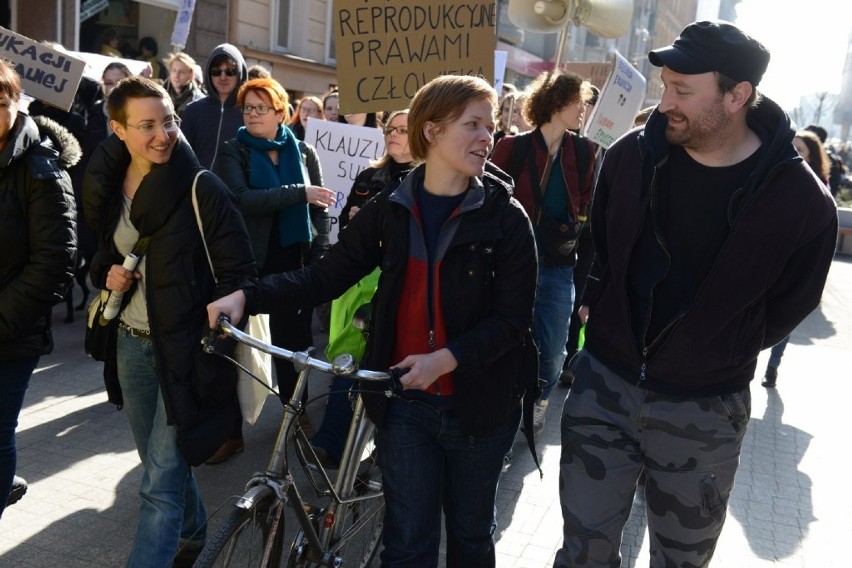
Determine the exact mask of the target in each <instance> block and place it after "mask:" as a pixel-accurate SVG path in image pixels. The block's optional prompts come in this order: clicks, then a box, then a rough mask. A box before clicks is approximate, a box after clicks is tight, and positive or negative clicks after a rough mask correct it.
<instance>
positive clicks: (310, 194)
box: [207, 78, 336, 463]
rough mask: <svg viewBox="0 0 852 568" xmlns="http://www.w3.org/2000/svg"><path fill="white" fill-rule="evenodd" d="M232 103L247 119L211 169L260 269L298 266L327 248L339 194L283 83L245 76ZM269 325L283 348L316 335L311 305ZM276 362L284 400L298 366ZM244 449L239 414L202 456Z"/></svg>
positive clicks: (218, 458) (279, 315)
mask: <svg viewBox="0 0 852 568" xmlns="http://www.w3.org/2000/svg"><path fill="white" fill-rule="evenodd" d="M237 107H238V108H240V109H241V110H242V113H243V122H244V123H245V126H244V127H242V128H240V129H239V130H238V131H237V137H236V138H234V139H231V140H228V141H227V142H225V146H224V149H223V151H222V155H221V159H220V161H219V165H218V166H217V170H216V173H217V174H219V176H220V177H221V178H222V179H223V180H224V181H225V184H227V186H228V187H229V188H230V190H231V192H233V194H234V197H235V198H236V201H237V204H238V206H239V208H240V211H241V212H242V214H243V218H244V219H245V223H246V228H248V232H249V236H250V237H251V243H252V248H253V250H254V256H255V260H256V261H257V265H258V267H259V269H260V273H261V275H266V274H277V273H280V272H286V271H289V270H295V269H297V268H301V267H302V266H304V265H306V264H309V263H310V262H311V261H312V260H316V259H317V258H319V257H320V256H322V255H323V254H324V253H325V251H326V250H328V247H329V241H328V232H329V227H330V221H329V217H328V210H327V207H329V206H331V205H333V204H334V200H335V197H336V194H335V192H334V191H332V190H330V189H326V188H324V187H322V185H323V180H322V170H321V169H320V163H319V159H318V158H317V154H316V151H315V150H314V148H313V147H312V146H310V145H308V144H305V143H304V142H300V141H299V140H297V139H296V137H295V136H294V134H293V132H292V131H291V130H290V129H289V128H288V127H287V126H285V124H286V122H287V121H288V120H289V118H290V116H289V114H290V113H289V97H288V96H287V91H285V90H284V88H283V87H282V86H281V84H280V83H278V82H277V81H276V80H275V79H271V78H267V79H254V80H252V81H248V82H246V83H244V84H243V85H242V86H241V87H240V90H239V92H238V93H237ZM269 327H270V332H271V334H272V341H273V343H275V344H276V345H280V346H282V347H284V348H286V349H290V350H294V351H296V350H301V349H305V348H307V347H309V346H310V345H311V343H312V342H313V338H312V336H311V310H310V309H309V308H305V309H300V310H289V311H281V312H276V313H273V314H270V319H269ZM274 361H275V371H276V374H277V376H278V387H279V396H280V398H281V400H282V402H286V401H288V400H289V397H290V395H291V394H292V392H293V387H294V385H295V380H296V372H295V370H294V369H293V365H292V364H291V363H289V362H287V361H283V360H281V359H274ZM242 449H243V440H242V421H240V422H238V423H237V424H235V425H234V430H233V432H232V435H231V440H229V441H228V442H226V443H225V444H224V445H223V446H222V447H221V448H220V450H219V451H218V452H217V453H216V455H214V456H213V458H211V459H210V460H209V461H208V462H207V463H221V462H223V461H225V460H227V459H228V458H229V457H230V456H232V455H233V454H235V453H238V452H240V451H242Z"/></svg>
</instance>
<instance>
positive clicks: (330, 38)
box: [325, 2, 337, 65]
mask: <svg viewBox="0 0 852 568" xmlns="http://www.w3.org/2000/svg"><path fill="white" fill-rule="evenodd" d="M326 21H327V22H328V26H326V37H327V40H326V42H325V45H326V46H327V47H326V52H325V59H326V63H327V64H329V65H335V64H336V63H337V42H336V41H334V22H335V12H334V2H329V3H328V15H327V17H326Z"/></svg>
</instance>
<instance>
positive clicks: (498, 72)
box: [494, 50, 509, 94]
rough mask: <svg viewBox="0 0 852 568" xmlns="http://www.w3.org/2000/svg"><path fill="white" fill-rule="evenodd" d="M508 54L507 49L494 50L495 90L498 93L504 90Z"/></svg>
mask: <svg viewBox="0 0 852 568" xmlns="http://www.w3.org/2000/svg"><path fill="white" fill-rule="evenodd" d="M508 55H509V54H508V53H507V52H505V51H500V50H495V51H494V90H495V91H497V93H498V94H499V93H501V92H502V91H503V83H504V82H505V80H506V59H507V58H508Z"/></svg>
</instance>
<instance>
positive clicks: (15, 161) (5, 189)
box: [0, 112, 81, 380]
mask: <svg viewBox="0 0 852 568" xmlns="http://www.w3.org/2000/svg"><path fill="white" fill-rule="evenodd" d="M80 154H81V152H80V145H79V144H78V143H77V140H76V139H75V138H74V137H73V136H72V135H71V133H70V132H69V131H68V130H66V129H65V128H63V127H62V126H60V125H59V124H58V123H56V122H55V121H53V120H50V119H49V118H45V117H36V118H31V117H29V116H28V115H27V114H26V113H24V112H19V113H18V117H17V119H16V120H15V124H14V125H13V126H12V131H11V132H10V133H9V138H8V140H7V142H6V146H5V147H4V148H3V150H2V151H0V242H2V243H4V246H2V247H0V361H9V360H14V359H20V358H28V357H35V356H38V355H43V354H46V353H50V351H51V349H52V348H53V341H52V338H51V334H50V311H51V308H52V307H53V306H54V305H55V304H56V303H58V302H60V301H62V299H63V298H64V297H65V293H66V292H67V290H68V286H69V285H70V283H71V279H72V277H73V276H74V268H75V266H76V259H77V257H76V254H77V233H76V218H77V217H76V206H75V202H74V191H73V190H72V188H71V180H70V178H69V176H68V173H67V172H66V170H67V169H68V168H69V167H71V166H73V165H74V164H76V163H77V162H78V161H79V160H80ZM0 380H2V378H0Z"/></svg>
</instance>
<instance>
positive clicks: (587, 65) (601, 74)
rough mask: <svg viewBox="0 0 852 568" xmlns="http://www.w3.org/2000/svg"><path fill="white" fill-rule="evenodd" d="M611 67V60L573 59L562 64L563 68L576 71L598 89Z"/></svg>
mask: <svg viewBox="0 0 852 568" xmlns="http://www.w3.org/2000/svg"><path fill="white" fill-rule="evenodd" d="M612 67H613V65H612V62H611V61H606V62H603V63H596V62H586V61H575V62H572V63H565V64H563V65H562V68H563V69H564V70H566V71H571V72H573V73H576V74H577V75H579V76H580V77H582V78H584V79H586V80H587V81H588V82H589V83H591V84H592V85H594V86H595V87H597V88H598V89H603V88H604V85H606V82H607V79H608V78H609V74H610V73H611V72H612Z"/></svg>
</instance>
